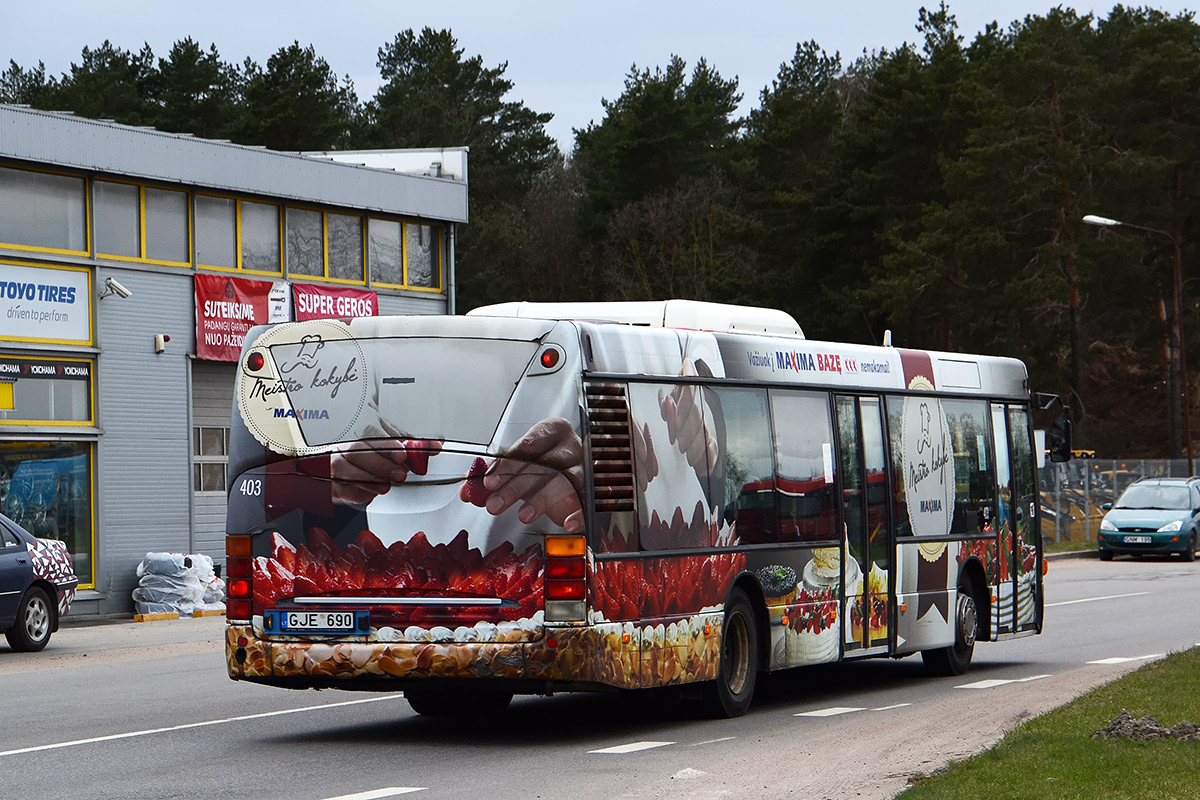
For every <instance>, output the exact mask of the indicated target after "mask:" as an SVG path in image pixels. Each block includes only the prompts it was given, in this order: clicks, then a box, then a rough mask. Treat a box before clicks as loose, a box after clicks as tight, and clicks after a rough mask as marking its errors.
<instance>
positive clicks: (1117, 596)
mask: <svg viewBox="0 0 1200 800" xmlns="http://www.w3.org/2000/svg"><path fill="white" fill-rule="evenodd" d="M1144 594H1150V593H1149V592H1130V593H1129V594H1106V595H1104V596H1103V597H1084V598H1081V599H1079V600H1064V601H1062V602H1061V603H1046V608H1054V607H1055V606H1073V605H1075V604H1076V603H1094V602H1096V601H1097V600H1120V599H1121V598H1122V597H1141V596H1142V595H1144Z"/></svg>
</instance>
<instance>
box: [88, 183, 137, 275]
mask: <svg viewBox="0 0 1200 800" xmlns="http://www.w3.org/2000/svg"><path fill="white" fill-rule="evenodd" d="M92 196H93V197H94V198H95V202H96V207H95V210H94V211H93V221H94V224H95V226H96V253H97V254H99V255H105V256H118V257H121V258H141V256H142V200H141V191H140V190H139V189H138V187H137V186H136V185H134V184H132V183H114V182H112V181H96V183H95V184H94V186H93V192H92Z"/></svg>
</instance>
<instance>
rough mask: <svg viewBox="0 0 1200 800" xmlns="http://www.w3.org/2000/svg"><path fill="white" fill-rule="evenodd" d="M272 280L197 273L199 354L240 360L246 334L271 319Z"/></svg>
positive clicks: (213, 357)
mask: <svg viewBox="0 0 1200 800" xmlns="http://www.w3.org/2000/svg"><path fill="white" fill-rule="evenodd" d="M270 294H271V282H270V281H251V280H246V279H245V278H232V277H227V276H225V275H206V274H203V273H197V274H196V357H197V358H204V359H208V360H209V361H237V360H238V356H240V355H241V352H242V342H243V341H244V340H245V338H246V333H247V332H248V331H249V330H250V329H251V328H252V327H254V326H255V325H262V324H264V323H266V322H268V321H269V311H268V299H269V297H270Z"/></svg>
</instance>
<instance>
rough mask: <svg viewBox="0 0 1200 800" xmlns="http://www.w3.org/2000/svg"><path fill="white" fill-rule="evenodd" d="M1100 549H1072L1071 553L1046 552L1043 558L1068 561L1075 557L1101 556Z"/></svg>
mask: <svg viewBox="0 0 1200 800" xmlns="http://www.w3.org/2000/svg"><path fill="white" fill-rule="evenodd" d="M1099 557H1100V550H1099V549H1093V550H1072V551H1071V552H1069V553H1044V554H1043V555H1042V558H1044V559H1045V560H1047V561H1067V560H1070V559H1075V558H1099Z"/></svg>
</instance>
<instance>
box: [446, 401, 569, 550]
mask: <svg viewBox="0 0 1200 800" xmlns="http://www.w3.org/2000/svg"><path fill="white" fill-rule="evenodd" d="M482 463H483V462H482V459H476V460H475V463H474V464H473V465H472V467H471V471H470V473H469V474H468V476H467V480H466V481H464V482H463V487H462V489H461V490H460V491H459V497H460V499H462V501H463V502H464V503H472V504H474V505H477V506H481V507H483V508H486V509H487V512H488V513H489V514H491V515H493V516H498V515H500V514H503V513H504V512H505V511H507V510H508V509H509V508H511V507H512V506H513V505H514V504H516V503H517V502H518V501H520V502H521V507H520V509H519V510H518V512H517V518H518V519H520V520H521V522H523V523H525V524H526V525H528V524H530V523H532V522H533V521H534V520H536V519H537V518H538V517H541V516H545V517H546V518H547V519H549V520H550V521H551V522H553V523H554V524H555V525H559V526H561V527H563V528H564V529H566V531H567V532H568V533H581V532H582V531H583V507H582V506H581V505H580V503H579V493H580V491H581V490H582V488H583V443H582V442H581V441H580V440H579V436H578V435H576V433H575V430H574V428H572V427H571V423H570V422H568V421H567V420H565V419H563V418H562V417H552V418H550V419H545V420H542V421H541V422H539V423H537V424H536V425H534V426H533V427H532V428H530V429H529V431H528V432H527V433H526V434H525V435H524V436H522V437H521V438H520V439H518V440H517V441H516V443H515V444H513V446H512V447H510V448H509V449H508V450H506V451H505V452H504V453H502V454H501V456H500V458H497V459H496V460H495V461H493V462H492V464H491V466H489V467H486V472H481V471H480V470H481V464H482Z"/></svg>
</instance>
